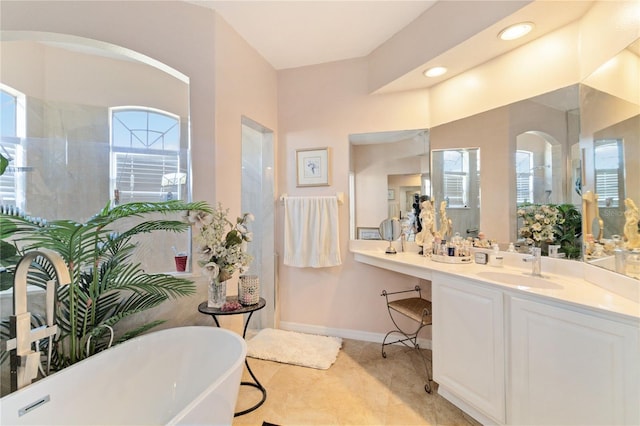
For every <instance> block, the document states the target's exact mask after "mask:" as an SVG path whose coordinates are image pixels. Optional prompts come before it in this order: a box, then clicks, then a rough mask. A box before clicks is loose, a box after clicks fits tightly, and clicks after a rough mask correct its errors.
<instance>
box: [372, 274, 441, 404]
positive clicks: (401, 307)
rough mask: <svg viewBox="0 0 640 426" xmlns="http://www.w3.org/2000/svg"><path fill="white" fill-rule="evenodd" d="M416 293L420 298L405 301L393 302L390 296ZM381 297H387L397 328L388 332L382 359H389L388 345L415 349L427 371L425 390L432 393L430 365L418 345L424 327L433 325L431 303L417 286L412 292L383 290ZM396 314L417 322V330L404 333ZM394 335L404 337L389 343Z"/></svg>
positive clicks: (397, 300)
mask: <svg viewBox="0 0 640 426" xmlns="http://www.w3.org/2000/svg"><path fill="white" fill-rule="evenodd" d="M414 291H415V292H416V293H417V296H418V297H408V298H405V299H396V300H392V301H390V300H389V296H391V295H396V294H402V293H412V292H414ZM381 296H384V297H385V299H386V301H387V309H388V310H389V316H390V317H391V321H393V324H394V325H395V326H396V330H391V331H390V332H388V333H387V334H386V335H385V336H384V339H383V340H382V357H383V358H386V357H387V354H386V353H385V351H384V347H385V346H386V345H393V344H396V343H402V344H403V345H405V346H407V347H410V348H411V347H412V348H414V349H415V350H416V351H417V352H418V354H419V355H420V356H421V357H422V360H423V361H424V366H425V369H426V370H427V384H426V385H424V390H425V391H427V393H431V372H430V370H429V363H428V361H427V358H426V357H425V355H424V353H423V352H422V351H421V350H420V346H419V345H418V333H420V330H422V329H423V328H424V327H426V326H428V325H431V319H432V312H431V302H430V301H428V300H426V299H423V298H422V292H421V289H420V286H415V288H414V289H412V290H404V291H395V292H392V293H389V292H387V291H386V290H382V294H381ZM394 313H395V314H401V315H404V316H405V317H407V318H410V319H412V320H413V321H415V322H416V323H417V328H416V330H415V331H413V332H410V333H407V332H405V331H403V330H402V329H401V328H400V327H399V326H398V323H397V322H396V320H395V318H394ZM393 333H398V334H400V335H401V336H402V337H401V338H399V339H398V340H394V341H393V342H387V338H388V337H389V336H390V335H391V334H393ZM407 342H409V343H407Z"/></svg>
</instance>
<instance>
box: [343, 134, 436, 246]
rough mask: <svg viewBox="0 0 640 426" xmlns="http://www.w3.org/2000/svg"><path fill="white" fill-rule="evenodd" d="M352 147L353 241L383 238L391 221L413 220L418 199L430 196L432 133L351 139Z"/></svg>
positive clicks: (351, 200) (382, 135) (371, 135)
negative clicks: (383, 226)
mask: <svg viewBox="0 0 640 426" xmlns="http://www.w3.org/2000/svg"><path fill="white" fill-rule="evenodd" d="M349 143H350V158H349V160H350V172H349V176H350V184H349V186H350V194H349V199H350V203H351V205H350V220H351V221H350V238H351V239H375V238H379V236H378V234H377V231H376V230H377V229H378V227H379V225H380V223H381V222H382V221H383V220H385V219H388V218H392V217H397V218H398V219H400V220H401V221H404V222H406V221H407V220H408V221H411V220H414V219H412V218H414V214H413V213H414V212H413V204H414V200H415V197H416V196H418V197H419V196H420V195H423V194H427V193H429V191H430V183H429V167H430V161H429V131H428V130H427V129H417V130H402V131H391V132H377V133H358V134H351V135H349ZM405 226H406V223H405Z"/></svg>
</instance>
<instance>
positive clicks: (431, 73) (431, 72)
mask: <svg viewBox="0 0 640 426" xmlns="http://www.w3.org/2000/svg"><path fill="white" fill-rule="evenodd" d="M446 72H447V68H446V67H431V68H429V69H428V70H426V71H425V72H424V75H425V76H426V77H439V76H441V75H443V74H444V73H446Z"/></svg>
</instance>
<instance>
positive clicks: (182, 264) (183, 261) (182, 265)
mask: <svg viewBox="0 0 640 426" xmlns="http://www.w3.org/2000/svg"><path fill="white" fill-rule="evenodd" d="M175 259H176V271H178V272H184V271H186V270H187V256H176V257H175Z"/></svg>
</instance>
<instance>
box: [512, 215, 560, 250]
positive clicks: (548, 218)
mask: <svg viewBox="0 0 640 426" xmlns="http://www.w3.org/2000/svg"><path fill="white" fill-rule="evenodd" d="M518 217H519V218H522V226H521V227H520V229H519V230H518V232H519V234H520V236H521V237H522V238H524V239H525V240H526V243H527V245H535V246H536V247H540V246H541V244H542V243H545V242H546V243H551V242H553V241H555V228H556V224H560V223H561V222H562V220H563V219H562V217H561V216H560V213H559V212H558V209H557V208H556V207H555V206H553V205H549V204H528V205H523V206H521V207H520V208H518Z"/></svg>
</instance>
